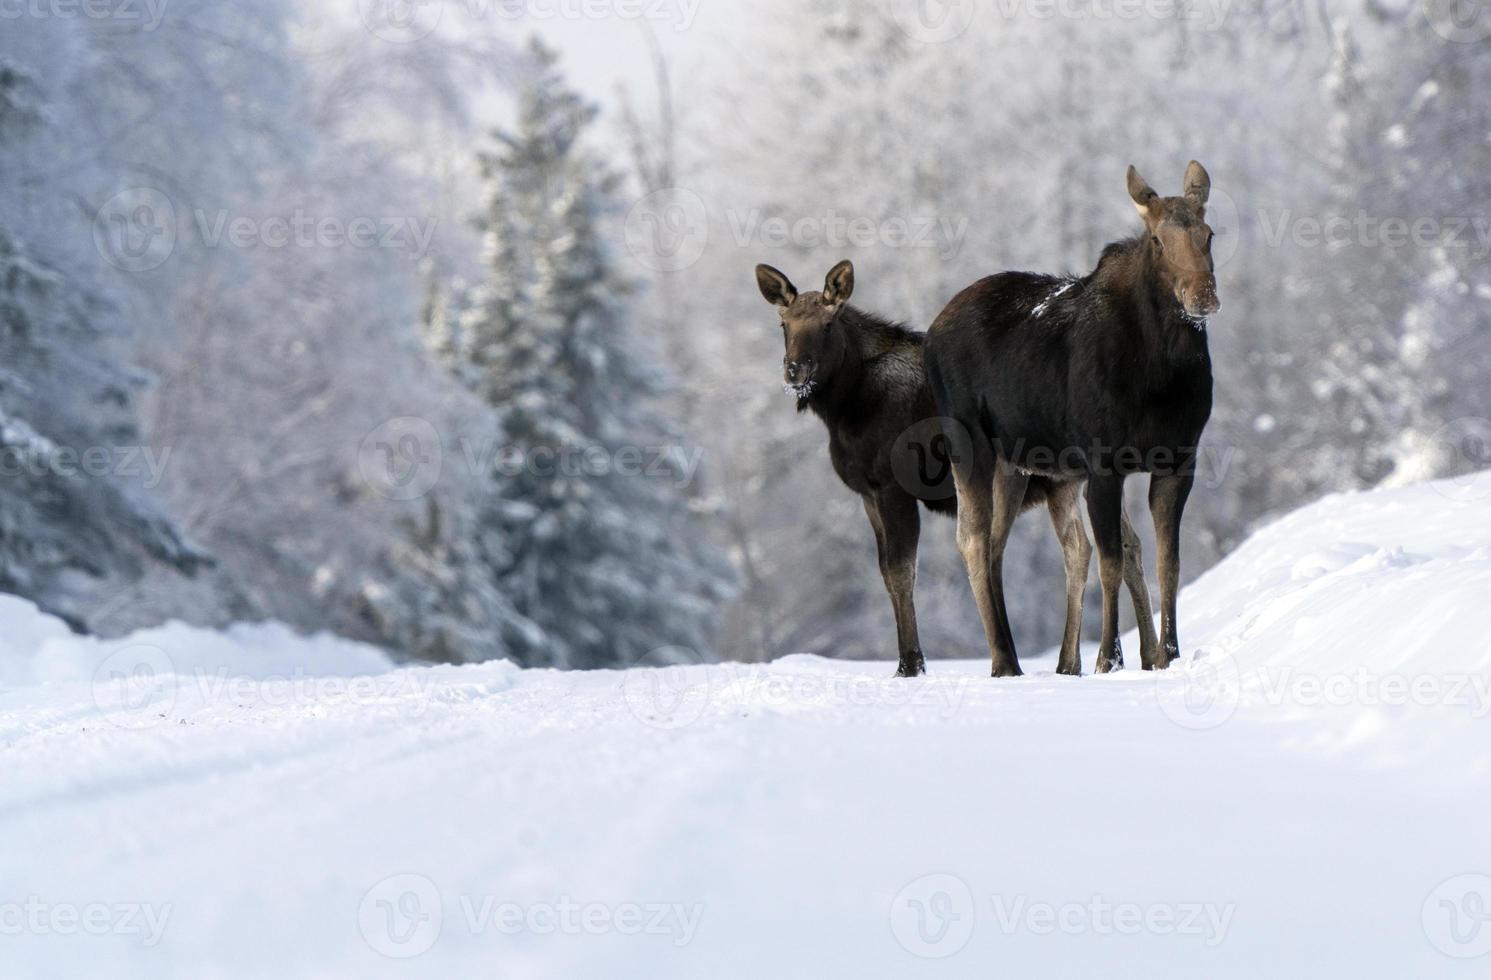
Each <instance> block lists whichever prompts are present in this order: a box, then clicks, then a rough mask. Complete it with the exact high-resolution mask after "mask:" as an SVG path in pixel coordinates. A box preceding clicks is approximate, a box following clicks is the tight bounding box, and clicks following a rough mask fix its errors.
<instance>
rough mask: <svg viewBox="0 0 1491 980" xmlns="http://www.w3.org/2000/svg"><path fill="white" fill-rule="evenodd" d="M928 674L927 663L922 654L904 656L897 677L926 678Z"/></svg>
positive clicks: (897, 669) (897, 670)
mask: <svg viewBox="0 0 1491 980" xmlns="http://www.w3.org/2000/svg"><path fill="white" fill-rule="evenodd" d="M926 674H927V661H926V658H925V657H923V656H922V655H921V653H920V652H918V653H914V654H907V655H904V656H902V657H901V665H900V666H899V667H897V668H896V676H897V677H925V676H926Z"/></svg>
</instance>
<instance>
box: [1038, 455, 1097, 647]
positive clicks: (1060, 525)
mask: <svg viewBox="0 0 1491 980" xmlns="http://www.w3.org/2000/svg"><path fill="white" fill-rule="evenodd" d="M1080 493H1081V484H1077V483H1070V484H1065V485H1062V486H1059V487H1054V488H1052V490H1051V493H1050V496H1049V497H1047V498H1046V508H1047V510H1049V511H1050V513H1051V526H1052V527H1053V528H1055V530H1056V539H1057V540H1058V541H1060V542H1061V555H1062V560H1063V562H1064V564H1065V565H1066V630H1065V632H1063V633H1062V637H1061V656H1060V657H1059V658H1058V659H1057V661H1056V672H1057V673H1058V674H1070V675H1072V676H1074V677H1076V676H1080V675H1081V673H1082V593H1083V592H1084V591H1086V589H1087V571H1088V569H1089V568H1090V567H1091V565H1092V543H1091V542H1090V541H1088V540H1087V532H1086V531H1085V530H1084V529H1083V527H1082V515H1081V513H1080V512H1079V511H1078V509H1077V502H1078V499H1079V495H1080Z"/></svg>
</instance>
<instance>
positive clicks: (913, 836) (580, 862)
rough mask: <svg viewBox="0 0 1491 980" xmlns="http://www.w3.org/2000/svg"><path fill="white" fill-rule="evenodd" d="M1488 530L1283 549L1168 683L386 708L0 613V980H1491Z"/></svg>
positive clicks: (553, 699)
mask: <svg viewBox="0 0 1491 980" xmlns="http://www.w3.org/2000/svg"><path fill="white" fill-rule="evenodd" d="M1488 498H1491V478H1483V480H1482V481H1481V482H1480V483H1476V484H1464V485H1456V484H1439V485H1434V486H1425V487H1412V488H1406V489H1402V490H1394V491H1387V492H1379V493H1375V494H1371V495H1363V496H1356V497H1338V498H1332V499H1329V500H1326V501H1323V502H1321V503H1320V504H1317V505H1315V506H1314V507H1311V508H1307V509H1306V510H1304V511H1301V512H1299V513H1297V514H1294V515H1292V516H1290V517H1289V518H1287V519H1285V520H1284V521H1281V522H1279V523H1278V524H1275V525H1274V526H1272V527H1271V528H1269V529H1267V530H1265V531H1264V532H1262V533H1261V534H1259V535H1258V536H1257V537H1255V538H1254V539H1253V540H1252V541H1250V542H1249V543H1248V544H1247V545H1245V546H1244V547H1243V548H1242V549H1241V550H1240V551H1239V552H1238V553H1237V554H1235V555H1234V556H1233V557H1232V558H1230V559H1229V560H1228V561H1227V562H1225V563H1224V564H1223V565H1221V566H1219V567H1218V568H1217V569H1215V570H1213V571H1212V572H1211V573H1209V574H1208V575H1207V576H1205V577H1204V578H1203V579H1202V580H1200V581H1199V582H1197V583H1196V584H1195V585H1193V586H1192V587H1191V588H1190V589H1189V590H1188V591H1187V592H1186V594H1185V596H1184V598H1183V603H1182V619H1183V623H1182V640H1183V641H1184V643H1185V644H1186V646H1187V648H1188V650H1189V651H1190V656H1191V657H1192V658H1193V659H1191V660H1189V661H1188V662H1187V663H1186V665H1185V667H1184V669H1177V670H1172V671H1170V672H1168V673H1167V674H1164V675H1159V676H1158V677H1156V676H1151V675H1145V674H1142V673H1140V672H1138V671H1133V670H1131V671H1128V672H1125V673H1122V674H1118V675H1114V676H1109V677H1084V678H1076V679H1073V678H1058V677H1056V676H1054V675H1053V674H1052V673H1051V672H1050V668H1051V666H1052V665H1051V663H1050V662H1049V661H1041V660H1035V661H1032V662H1029V663H1027V669H1028V670H1029V671H1030V675H1029V676H1027V677H1025V678H1020V679H1014V680H999V681H995V680H991V679H990V678H988V677H987V676H986V671H987V668H986V665H984V664H981V663H946V662H937V663H934V664H933V665H932V670H933V674H932V676H931V677H929V678H927V679H925V680H918V681H912V682H906V681H894V680H892V679H890V678H889V676H888V675H889V674H890V672H891V670H892V665H890V664H887V663H875V664H857V663H843V662H833V661H826V660H821V659H816V658H807V657H789V658H786V659H784V660H781V661H778V662H776V663H774V664H770V665H713V666H705V665H697V666H687V667H674V668H668V669H636V670H632V671H624V672H598V673H590V674H562V673H556V672H550V671H521V670H517V669H515V668H513V667H511V666H510V665H507V664H491V665H485V666H481V667H472V668H449V667H440V668H412V669H411V668H406V669H393V668H392V667H391V666H390V665H388V664H387V662H386V660H385V659H384V658H383V657H382V655H381V654H379V653H378V652H377V651H372V650H369V649H368V648H365V647H359V646H357V645H356V644H350V643H345V642H342V641H336V640H331V639H328V638H317V639H312V640H305V639H299V638H295V637H292V636H291V635H290V634H289V633H288V632H286V631H283V630H281V629H279V628H277V627H253V628H240V629H235V630H232V631H228V632H227V633H209V632H205V631H199V630H190V629H187V628H185V627H180V626H170V627H165V628H163V629H160V630H154V631H147V632H146V633H142V634H137V635H136V636H134V637H131V638H130V639H129V640H127V641H119V642H116V643H100V642H97V641H92V640H80V639H77V638H73V637H71V636H67V635H65V631H63V630H62V629H61V627H60V626H59V625H57V624H56V623H55V622H54V621H51V620H48V619H46V618H45V617H41V616H40V615H39V614H37V613H36V612H35V611H34V610H32V609H30V608H29V607H27V606H25V604H23V603H19V602H16V601H14V600H4V601H3V602H0V622H3V623H4V624H5V625H6V627H7V630H6V632H7V636H6V637H5V638H4V640H3V641H0V644H3V645H0V679H3V680H4V682H5V683H6V685H7V687H6V689H5V690H4V692H3V693H0V763H3V767H4V768H3V771H4V774H5V775H4V779H3V780H0V841H3V844H0V964H3V965H0V975H3V976H4V977H7V978H10V977H16V978H51V977H56V978H66V980H73V978H78V977H84V976H109V977H141V978H151V980H158V978H170V977H182V978H192V980H206V978H212V977H347V978H358V980H361V978H378V977H477V976H480V977H504V978H507V977H511V978H527V977H607V978H615V977H709V978H718V977H737V976H739V977H746V976H752V977H754V976H783V977H814V978H820V977H840V976H843V977H907V976H949V977H953V976H957V977H964V976H982V977H989V976H1012V977H1022V978H1031V977H1072V976H1104V977H1130V976H1132V977H1139V976H1144V977H1155V976H1161V977H1164V976H1206V977H1256V976H1259V975H1265V974H1274V975H1282V976H1307V975H1329V976H1335V975H1351V976H1361V977H1394V978H1398V977H1410V976H1411V977H1457V976H1465V977H1484V976H1486V975H1487V972H1488V970H1491V877H1487V876H1488V875H1491V832H1488V830H1487V821H1488V815H1491V751H1488V747H1491V737H1488V736H1491V616H1488V608H1491V499H1488ZM1089 599H1090V600H1091V596H1090V597H1089ZM1053 601H1055V598H1054V597H1053ZM1128 647H1129V652H1130V654H1131V659H1137V656H1136V654H1137V647H1136V646H1135V645H1134V643H1133V639H1132V637H1131V638H1130V639H1129V643H1128ZM1091 662H1092V654H1091V652H1090V651H1089V653H1088V655H1087V663H1088V665H1089V666H1090V664H1091ZM308 665H314V666H311V667H309V669H310V670H311V671H312V672H310V673H300V672H297V671H301V670H306V669H307V667H308Z"/></svg>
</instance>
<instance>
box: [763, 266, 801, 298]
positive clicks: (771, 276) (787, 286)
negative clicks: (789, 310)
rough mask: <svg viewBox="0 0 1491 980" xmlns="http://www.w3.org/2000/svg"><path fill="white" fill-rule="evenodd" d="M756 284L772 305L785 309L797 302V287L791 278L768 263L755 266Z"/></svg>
mask: <svg viewBox="0 0 1491 980" xmlns="http://www.w3.org/2000/svg"><path fill="white" fill-rule="evenodd" d="M756 285H757V286H759V287H760V288H761V295H762V296H765V297H766V301H767V302H768V303H770V304H771V305H772V306H777V307H782V308H784V309H785V308H786V307H788V306H791V305H792V304H793V303H795V302H797V287H796V286H794V285H792V280H791V279H788V278H787V277H786V276H784V275H782V274H781V273H780V272H778V271H777V270H776V269H773V268H772V267H771V266H769V265H758V266H756Z"/></svg>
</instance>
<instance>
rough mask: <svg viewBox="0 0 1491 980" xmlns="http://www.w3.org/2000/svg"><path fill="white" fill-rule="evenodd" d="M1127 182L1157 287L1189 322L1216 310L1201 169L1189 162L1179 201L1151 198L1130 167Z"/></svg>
mask: <svg viewBox="0 0 1491 980" xmlns="http://www.w3.org/2000/svg"><path fill="white" fill-rule="evenodd" d="M1128 181H1129V197H1130V198H1132V199H1133V201H1134V207H1136V208H1138V209H1139V217H1141V218H1143V219H1144V227H1145V229H1146V230H1147V231H1148V232H1149V249H1150V258H1151V260H1152V266H1153V268H1154V269H1155V270H1156V271H1157V273H1158V276H1159V279H1160V281H1161V283H1162V284H1163V285H1164V287H1165V288H1167V289H1169V290H1170V291H1172V292H1173V293H1174V295H1175V300H1176V302H1178V303H1179V304H1180V305H1181V308H1182V309H1184V310H1185V311H1186V314H1187V315H1188V316H1190V317H1191V318H1193V319H1196V320H1200V319H1201V318H1202V317H1206V316H1210V315H1211V314H1213V313H1215V312H1216V311H1217V310H1219V309H1221V306H1222V304H1221V302H1220V301H1219V300H1218V299H1217V277H1216V269H1215V266H1214V265H1213V264H1212V258H1211V240H1212V230H1211V226H1210V225H1208V224H1207V223H1206V201H1207V198H1209V197H1210V196H1211V177H1210V176H1208V175H1207V173H1206V168H1205V167H1203V166H1201V164H1199V163H1197V162H1196V161H1195V160H1192V161H1191V165H1190V166H1189V167H1187V168H1186V178H1185V185H1184V188H1183V190H1182V192H1181V196H1180V197H1161V196H1160V195H1159V194H1156V193H1155V191H1154V188H1152V187H1150V186H1149V182H1148V181H1146V180H1145V179H1144V178H1143V177H1141V176H1139V171H1137V170H1135V169H1134V168H1133V167H1130V168H1129V174H1128Z"/></svg>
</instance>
